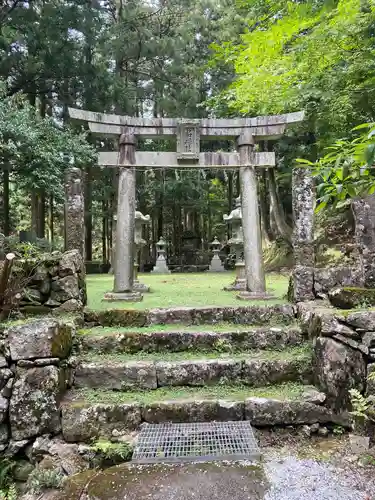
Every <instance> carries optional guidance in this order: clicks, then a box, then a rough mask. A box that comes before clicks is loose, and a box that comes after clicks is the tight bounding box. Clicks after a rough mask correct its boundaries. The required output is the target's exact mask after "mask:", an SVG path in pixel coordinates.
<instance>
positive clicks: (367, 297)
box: [328, 287, 375, 309]
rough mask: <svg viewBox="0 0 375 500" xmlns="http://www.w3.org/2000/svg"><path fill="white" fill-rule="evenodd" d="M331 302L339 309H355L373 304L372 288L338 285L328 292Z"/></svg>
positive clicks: (373, 290) (374, 295)
mask: <svg viewBox="0 0 375 500" xmlns="http://www.w3.org/2000/svg"><path fill="white" fill-rule="evenodd" d="M328 297H329V300H330V302H331V304H332V305H333V306H335V307H338V308H339V309H355V308H356V307H360V306H361V307H369V306H373V305H374V304H375V289H374V288H359V287H339V288H334V289H333V290H330V292H329V293H328Z"/></svg>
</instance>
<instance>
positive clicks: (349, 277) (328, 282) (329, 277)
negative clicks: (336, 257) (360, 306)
mask: <svg viewBox="0 0 375 500" xmlns="http://www.w3.org/2000/svg"><path fill="white" fill-rule="evenodd" d="M348 286H349V287H350V286H354V287H361V286H363V275H362V273H361V270H360V269H358V267H350V266H336V267H318V268H316V269H315V272H314V290H315V293H316V295H317V296H326V295H327V294H328V292H329V291H330V290H332V289H333V288H337V287H348Z"/></svg>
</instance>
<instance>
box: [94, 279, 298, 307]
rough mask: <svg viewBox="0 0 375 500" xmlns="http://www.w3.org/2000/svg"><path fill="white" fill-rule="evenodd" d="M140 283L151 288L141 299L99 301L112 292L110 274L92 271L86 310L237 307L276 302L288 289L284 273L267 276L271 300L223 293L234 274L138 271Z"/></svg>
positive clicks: (282, 299)
mask: <svg viewBox="0 0 375 500" xmlns="http://www.w3.org/2000/svg"><path fill="white" fill-rule="evenodd" d="M139 279H140V281H141V282H142V283H145V284H146V285H149V286H150V287H151V292H150V293H145V294H144V298H143V301H142V302H135V303H127V302H103V301H102V299H103V296H104V294H105V292H109V291H112V288H113V276H111V275H108V274H95V275H89V276H87V291H88V307H89V308H90V309H119V308H123V309H125V308H127V309H152V308H156V307H178V306H180V307H195V306H239V305H248V304H250V303H253V304H280V303H285V302H286V299H285V298H284V297H285V295H286V292H287V289H288V278H287V277H286V276H281V275H276V274H272V275H269V276H268V277H267V289H268V291H272V293H273V294H274V296H275V299H273V300H268V301H260V300H258V301H252V302H249V301H241V300H238V299H237V298H236V293H237V292H224V291H223V287H224V286H225V285H228V284H230V283H232V282H233V281H234V273H218V274H213V273H212V274H211V273H198V274H170V275H154V274H141V275H140V276H139Z"/></svg>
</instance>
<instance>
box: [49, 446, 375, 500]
mask: <svg viewBox="0 0 375 500" xmlns="http://www.w3.org/2000/svg"><path fill="white" fill-rule="evenodd" d="M325 447H327V445H326V444H325ZM299 451H306V449H305V450H290V449H274V448H269V449H266V450H264V457H263V460H262V462H260V463H258V464H250V463H246V462H239V463H225V462H224V463H206V464H186V465H155V466H145V465H142V466H140V465H129V464H124V465H121V466H117V467H112V468H110V469H107V470H105V471H100V472H98V471H88V472H86V473H84V474H82V475H78V476H76V477H74V478H72V479H71V480H70V481H69V484H68V485H67V486H66V488H65V491H64V492H63V493H60V495H59V496H58V497H54V498H55V499H56V500H57V499H58V500H60V499H61V500H62V499H64V500H247V499H251V500H261V499H263V500H375V467H364V466H361V465H359V464H358V462H355V463H351V462H350V458H349V459H347V457H344V458H343V457H342V456H340V457H339V459H337V457H335V459H334V460H331V458H332V457H330V458H329V459H327V457H325V458H324V459H323V460H322V459H321V457H320V459H317V458H316V457H315V458H303V457H301V456H300V455H299ZM291 452H292V453H291ZM323 454H324V453H323Z"/></svg>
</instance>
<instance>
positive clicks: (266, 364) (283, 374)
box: [242, 355, 312, 387]
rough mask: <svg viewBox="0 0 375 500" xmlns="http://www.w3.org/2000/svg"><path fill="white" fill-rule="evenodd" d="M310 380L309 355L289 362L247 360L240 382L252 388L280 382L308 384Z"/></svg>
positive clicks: (283, 360)
mask: <svg viewBox="0 0 375 500" xmlns="http://www.w3.org/2000/svg"><path fill="white" fill-rule="evenodd" d="M311 378H312V370H311V355H310V356H304V357H299V358H298V357H296V359H291V360H285V359H276V360H267V359H249V360H246V361H244V365H243V373H242V380H243V382H244V383H245V384H247V385H251V386H253V387H262V386H266V385H268V384H278V383H281V382H297V381H298V382H305V383H308V382H310V381H311Z"/></svg>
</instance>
